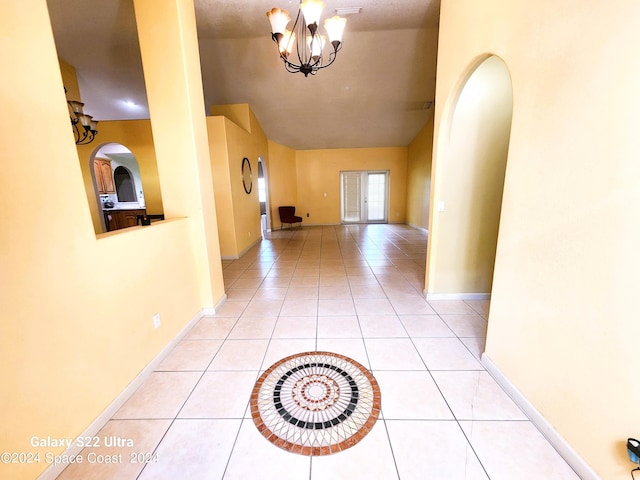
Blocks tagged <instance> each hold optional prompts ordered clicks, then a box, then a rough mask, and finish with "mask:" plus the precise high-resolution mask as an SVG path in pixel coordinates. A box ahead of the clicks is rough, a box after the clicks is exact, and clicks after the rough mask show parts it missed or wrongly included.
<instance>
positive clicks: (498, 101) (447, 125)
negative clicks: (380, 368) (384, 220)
mask: <svg viewBox="0 0 640 480" xmlns="http://www.w3.org/2000/svg"><path fill="white" fill-rule="evenodd" d="M447 107H449V108H447ZM447 107H445V111H448V112H449V113H448V114H446V113H445V115H443V117H442V122H441V125H440V131H439V135H438V144H439V145H438V147H437V150H436V156H435V158H434V165H435V168H434V191H433V197H432V202H431V203H432V206H431V210H432V212H431V215H432V222H431V228H430V232H429V234H430V239H429V249H428V256H427V272H426V292H427V298H428V299H463V300H489V299H490V295H491V288H492V281H493V269H494V264H495V258H496V248H497V241H498V230H499V224H500V211H501V207H502V192H503V189H504V185H505V174H506V167H507V156H508V149H509V138H510V133H511V121H512V113H513V92H512V86H511V78H510V75H509V71H508V68H507V66H506V64H505V63H504V62H503V61H502V60H501V59H500V58H499V57H496V56H491V57H489V58H485V59H483V60H482V61H480V62H478V63H477V64H476V66H475V68H473V66H472V67H471V69H470V72H469V73H468V74H467V78H466V80H463V81H462V82H461V86H460V89H459V90H458V92H456V93H455V94H454V95H453V96H452V97H451V99H450V105H448V106H447Z"/></svg>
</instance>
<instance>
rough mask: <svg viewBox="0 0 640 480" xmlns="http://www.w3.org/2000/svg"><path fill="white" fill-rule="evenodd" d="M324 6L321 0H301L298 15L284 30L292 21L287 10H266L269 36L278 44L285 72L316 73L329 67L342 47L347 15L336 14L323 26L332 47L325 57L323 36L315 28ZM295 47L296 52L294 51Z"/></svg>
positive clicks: (305, 74) (324, 39)
mask: <svg viewBox="0 0 640 480" xmlns="http://www.w3.org/2000/svg"><path fill="white" fill-rule="evenodd" d="M323 8H324V2H322V1H320V0H300V8H299V9H298V15H297V16H296V21H295V22H294V24H293V28H292V29H291V30H287V25H288V24H289V22H290V21H291V17H290V16H289V12H287V11H286V10H281V9H279V8H272V9H271V10H270V11H268V12H267V17H268V18H269V21H270V22H271V38H272V39H273V41H274V42H276V44H277V45H278V52H279V54H280V58H281V59H282V61H283V62H284V66H285V68H286V70H287V71H288V72H290V73H297V72H301V73H303V74H304V76H305V77H307V76H308V75H309V74H311V75H315V74H316V73H318V70H320V69H321V68H326V67H328V66H329V65H331V64H332V63H333V62H334V61H335V59H336V57H337V55H338V51H339V50H340V48H341V47H342V32H343V30H344V26H345V25H346V23H347V19H346V18H343V17H339V16H337V15H336V16H334V17H331V18H329V19H327V20H325V21H324V29H325V30H326V32H327V34H328V35H329V42H330V43H331V47H332V49H333V51H330V52H329V54H328V56H327V60H326V61H325V60H324V59H323V55H322V51H323V49H324V46H325V43H326V37H325V36H324V35H320V33H319V31H318V24H319V23H320V15H321V14H322V9H323ZM294 47H295V51H296V53H295V54H293V50H294ZM296 57H297V62H296Z"/></svg>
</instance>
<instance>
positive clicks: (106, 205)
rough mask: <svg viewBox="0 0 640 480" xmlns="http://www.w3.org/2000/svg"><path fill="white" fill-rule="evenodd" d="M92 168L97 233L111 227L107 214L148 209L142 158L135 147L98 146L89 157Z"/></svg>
mask: <svg viewBox="0 0 640 480" xmlns="http://www.w3.org/2000/svg"><path fill="white" fill-rule="evenodd" d="M89 170H90V172H91V177H92V181H93V191H94V198H95V201H96V203H97V218H96V219H94V225H95V226H96V233H103V232H106V231H108V230H109V228H107V223H106V220H105V213H108V212H111V211H114V210H130V211H135V212H136V213H139V212H138V211H142V210H145V209H146V203H145V196H144V189H143V186H142V177H141V174H140V166H139V165H138V160H137V159H136V157H135V156H134V155H133V153H132V152H131V150H129V149H128V148H127V147H126V146H124V145H121V144H119V143H106V144H104V145H101V146H100V147H98V148H97V149H96V150H95V151H94V152H93V154H92V155H91V157H90V158H89Z"/></svg>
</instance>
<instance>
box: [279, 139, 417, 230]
mask: <svg viewBox="0 0 640 480" xmlns="http://www.w3.org/2000/svg"><path fill="white" fill-rule="evenodd" d="M347 170H389V223H404V221H405V219H406V195H407V148H404V147H391V148H345V149H335V150H301V151H298V152H296V174H297V177H296V179H297V188H298V195H297V203H296V204H295V206H296V212H297V213H298V214H299V215H300V216H301V217H303V224H308V225H332V224H339V223H340V172H341V171H347ZM325 193H326V194H327V196H326V197H325V196H324V194H325ZM307 213H309V217H308V218H307V216H306V214H307ZM276 218H277V217H276Z"/></svg>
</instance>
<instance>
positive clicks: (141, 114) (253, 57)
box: [47, 0, 439, 150]
mask: <svg viewBox="0 0 640 480" xmlns="http://www.w3.org/2000/svg"><path fill="white" fill-rule="evenodd" d="M47 3H48V5H49V10H50V15H51V22H52V26H53V31H54V35H55V39H56V46H57V48H58V54H59V56H60V57H61V58H63V59H64V60H65V61H66V62H68V63H69V64H71V65H73V66H74V67H75V68H76V72H77V75H78V83H79V85H80V91H81V95H82V100H83V102H84V103H85V111H86V112H87V113H89V114H91V115H93V116H94V117H95V118H96V119H98V120H121V119H137V118H149V112H148V109H147V103H146V95H145V89H144V76H143V73H142V66H141V61H140V51H139V47H138V42H137V34H136V26H135V19H134V12H133V4H132V0H110V1H106V0H100V1H91V2H87V1H84V2H75V1H74V2H70V1H69V0H47ZM325 3H326V7H325V10H324V14H323V18H326V17H328V16H329V15H331V16H332V15H334V13H335V9H336V8H337V7H354V6H358V7H362V10H361V13H359V14H357V15H349V16H348V17H347V18H348V20H347V26H346V29H345V34H344V37H343V48H342V50H341V51H340V53H339V54H338V58H337V60H336V62H335V63H334V64H333V65H331V66H330V67H328V68H326V69H324V70H321V71H320V72H318V74H317V75H315V76H309V77H304V76H303V75H302V74H300V73H297V74H291V73H287V72H286V71H285V70H284V67H283V65H282V62H281V61H280V59H279V57H278V55H277V51H276V46H275V44H274V43H273V42H272V40H271V34H270V25H269V22H268V20H267V17H266V12H267V10H270V9H271V8H272V7H274V6H277V7H280V8H284V9H287V10H289V13H290V14H291V16H292V17H293V16H295V14H296V13H297V8H298V0H195V7H196V21H197V25H198V38H199V44H200V56H201V68H202V77H203V86H204V98H205V105H207V106H208V105H218V104H230V103H248V104H250V105H251V108H252V109H253V111H254V112H255V114H256V116H257V118H258V121H259V122H260V124H261V126H262V127H263V129H264V131H265V133H266V135H267V137H268V138H269V139H271V140H274V141H275V142H278V143H281V144H283V145H286V146H288V147H291V148H294V149H299V150H306V149H316V148H318V149H323V148H359V147H388V146H405V145H408V144H409V142H410V141H411V140H412V139H413V138H414V137H415V135H416V133H417V132H418V131H419V130H420V129H421V128H422V127H423V126H424V124H425V123H426V121H427V120H428V118H429V116H430V115H431V114H432V111H433V107H431V108H425V103H427V102H431V101H432V100H433V99H434V96H435V68H436V51H437V38H438V18H439V0H387V1H384V2H382V1H374V0H325ZM70 6H72V7H73V8H70ZM79 39H85V40H79ZM207 113H208V108H207Z"/></svg>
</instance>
